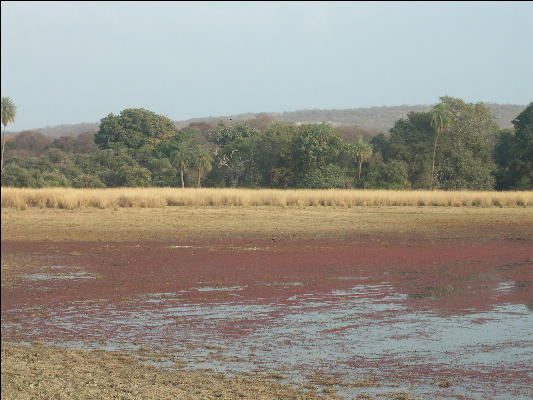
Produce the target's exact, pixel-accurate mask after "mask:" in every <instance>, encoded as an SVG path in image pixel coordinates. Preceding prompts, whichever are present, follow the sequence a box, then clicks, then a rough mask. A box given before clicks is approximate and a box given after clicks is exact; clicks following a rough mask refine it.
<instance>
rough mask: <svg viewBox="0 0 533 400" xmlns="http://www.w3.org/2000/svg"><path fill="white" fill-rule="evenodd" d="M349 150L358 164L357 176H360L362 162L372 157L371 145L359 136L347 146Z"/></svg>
mask: <svg viewBox="0 0 533 400" xmlns="http://www.w3.org/2000/svg"><path fill="white" fill-rule="evenodd" d="M349 152H350V155H351V156H352V157H353V159H354V160H355V161H356V162H357V165H358V166H359V174H358V178H361V169H362V165H363V163H364V162H365V161H368V160H369V159H370V157H372V145H371V144H370V143H369V142H367V141H366V140H364V139H363V138H362V137H361V136H359V137H358V138H357V140H356V141H355V143H354V144H353V145H351V146H349Z"/></svg>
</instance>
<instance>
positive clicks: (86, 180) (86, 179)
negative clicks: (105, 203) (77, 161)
mask: <svg viewBox="0 0 533 400" xmlns="http://www.w3.org/2000/svg"><path fill="white" fill-rule="evenodd" d="M72 187H74V188H85V189H88V188H103V187H104V183H103V182H102V181H101V180H100V179H98V177H97V176H94V175H89V174H80V175H78V176H77V177H75V178H74V179H72Z"/></svg>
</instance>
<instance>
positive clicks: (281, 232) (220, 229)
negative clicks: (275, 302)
mask: <svg viewBox="0 0 533 400" xmlns="http://www.w3.org/2000/svg"><path fill="white" fill-rule="evenodd" d="M532 227H533V208H531V207H514V208H510V207H509V208H506V207H504V208H495V207H486V208H483V207H414V206H404V207H385V206H383V207H352V208H340V207H336V208H335V207H306V208H297V207H285V208H281V207H268V206H257V207H194V206H185V207H162V208H116V209H113V208H106V209H98V208H82V209H74V210H62V209H55V208H43V209H40V208H35V207H33V208H27V209H25V210H17V209H14V208H2V240H3V241H6V240H7V241H9V240H18V241H35V240H37V241H40V240H52V241H102V240H104V241H135V240H150V241H159V240H177V241H184V240H217V241H220V240H222V241H228V240H229V241H231V240H234V239H250V240H255V239H258V240H264V239H266V240H271V239H275V240H288V239H291V240H293V239H303V240H307V239H310V240H314V239H321V238H329V239H361V238H364V237H384V236H387V237H394V238H406V239H407V238H408V237H411V238H414V237H416V238H417V239H423V238H428V239H432V240H439V239H443V238H454V239H460V238H462V237H468V238H472V237H479V238H495V237H500V238H501V237H502V235H504V236H506V237H509V236H510V235H511V236H513V235H514V236H516V237H517V238H523V237H525V236H528V237H529V236H532V235H533V228H532Z"/></svg>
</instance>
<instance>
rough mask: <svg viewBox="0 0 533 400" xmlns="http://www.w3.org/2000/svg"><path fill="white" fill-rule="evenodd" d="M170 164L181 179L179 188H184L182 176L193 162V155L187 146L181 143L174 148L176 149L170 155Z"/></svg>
mask: <svg viewBox="0 0 533 400" xmlns="http://www.w3.org/2000/svg"><path fill="white" fill-rule="evenodd" d="M170 160H171V162H172V164H173V165H174V166H175V167H176V169H177V170H178V171H179V173H180V179H181V188H182V189H183V188H184V187H185V181H184V180H183V174H184V172H185V171H187V169H189V167H190V166H191V163H192V162H193V154H192V151H191V148H190V146H187V145H186V144H185V143H181V144H180V145H178V146H177V147H176V149H175V150H174V151H173V152H172V153H171V158H170Z"/></svg>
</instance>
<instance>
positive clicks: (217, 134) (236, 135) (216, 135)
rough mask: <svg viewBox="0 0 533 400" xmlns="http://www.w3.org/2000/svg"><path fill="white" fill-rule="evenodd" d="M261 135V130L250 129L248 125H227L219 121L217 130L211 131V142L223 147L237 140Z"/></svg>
mask: <svg viewBox="0 0 533 400" xmlns="http://www.w3.org/2000/svg"><path fill="white" fill-rule="evenodd" d="M257 133H259V130H257V129H255V128H252V127H250V126H249V125H248V124H244V123H241V124H237V125H234V126H231V125H227V124H226V123H225V122H224V121H219V123H218V125H217V126H216V128H215V129H213V130H211V131H210V133H209V134H210V137H211V140H212V141H213V142H214V143H216V144H217V145H219V146H221V147H223V146H226V145H227V144H229V143H231V142H233V141H235V140H237V139H244V138H248V137H252V136H254V135H256V134H257Z"/></svg>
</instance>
